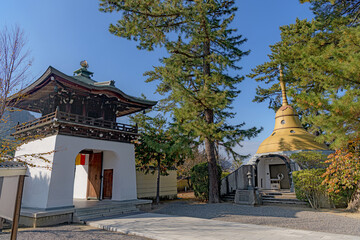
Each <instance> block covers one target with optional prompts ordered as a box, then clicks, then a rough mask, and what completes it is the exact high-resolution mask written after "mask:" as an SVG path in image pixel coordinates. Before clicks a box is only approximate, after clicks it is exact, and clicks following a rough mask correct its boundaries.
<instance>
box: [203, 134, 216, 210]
mask: <svg viewBox="0 0 360 240" xmlns="http://www.w3.org/2000/svg"><path fill="white" fill-rule="evenodd" d="M214 146H215V144H214V142H213V141H210V140H209V139H208V138H206V139H205V152H206V157H207V160H208V169H209V203H218V202H220V194H219V182H218V178H217V176H218V172H217V166H216V158H215V151H214V150H215V147H214Z"/></svg>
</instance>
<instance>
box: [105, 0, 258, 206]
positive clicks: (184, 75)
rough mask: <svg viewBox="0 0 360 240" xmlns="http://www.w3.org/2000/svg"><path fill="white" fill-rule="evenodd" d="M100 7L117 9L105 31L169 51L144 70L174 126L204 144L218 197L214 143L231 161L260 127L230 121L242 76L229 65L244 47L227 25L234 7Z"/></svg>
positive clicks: (147, 0)
mask: <svg viewBox="0 0 360 240" xmlns="http://www.w3.org/2000/svg"><path fill="white" fill-rule="evenodd" d="M100 7H101V8H100V10H101V11H104V12H121V13H122V17H121V19H120V20H118V22H117V23H116V24H111V25H110V28H109V31H110V32H111V33H112V34H114V35H116V36H119V37H123V38H127V39H129V40H134V41H137V42H138V43H139V44H138V48H139V49H145V50H153V49H154V48H155V47H159V46H160V47H161V46H162V47H165V48H166V50H167V52H168V54H169V55H168V56H167V57H164V58H162V59H161V60H160V61H161V65H160V66H157V67H154V70H153V71H150V72H147V73H146V75H147V76H148V79H147V81H148V82H151V81H160V83H159V84H158V88H157V92H158V93H160V94H162V95H164V96H165V99H164V100H163V101H162V106H163V110H164V111H171V112H172V114H173V116H174V118H175V119H176V124H177V125H178V126H177V129H180V130H181V132H183V134H185V135H188V136H190V135H191V136H193V139H195V140H197V141H199V142H203V143H205V152H206V156H207V161H208V163H209V179H210V184H209V188H210V195H209V202H219V201H220V195H219V186H218V181H217V175H218V173H217V167H216V153H215V144H217V145H221V146H223V147H224V149H226V150H227V151H228V153H229V154H232V156H233V157H234V159H235V160H237V159H239V158H241V157H242V156H240V155H239V154H237V153H236V152H234V151H233V150H232V148H233V147H234V146H235V145H236V144H239V143H240V141H242V140H244V138H250V137H254V136H256V135H257V133H259V131H260V130H259V129H256V128H251V129H248V130H243V129H241V128H242V127H243V126H244V123H240V124H238V125H236V126H233V125H231V124H229V122H228V119H229V118H233V117H234V115H235V114H234V113H233V112H230V111H229V110H230V109H231V105H232V102H233V101H234V99H235V98H236V97H237V95H238V94H239V90H238V89H237V88H236V85H237V84H238V83H240V82H241V81H242V80H243V77H241V76H237V75H236V76H232V75H231V74H230V73H229V70H240V69H241V68H240V67H239V66H238V65H237V62H238V61H239V60H240V59H241V58H242V57H243V56H245V55H247V54H248V53H249V52H248V51H242V50H240V48H239V47H240V45H241V44H242V43H244V42H245V41H246V39H244V38H243V37H242V36H241V35H236V34H235V32H236V30H235V29H232V28H231V27H230V26H229V24H230V23H231V22H232V21H233V20H234V16H235V15H234V14H235V12H236V7H234V1H233V0H232V1H231V0H225V1H224V0H222V1H220V0H207V1H188V0H141V1H140V0H126V1H125V0H101V3H100Z"/></svg>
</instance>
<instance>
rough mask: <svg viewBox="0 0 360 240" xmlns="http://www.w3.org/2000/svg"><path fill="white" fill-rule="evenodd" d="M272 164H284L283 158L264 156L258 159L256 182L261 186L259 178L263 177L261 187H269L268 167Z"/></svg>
mask: <svg viewBox="0 0 360 240" xmlns="http://www.w3.org/2000/svg"><path fill="white" fill-rule="evenodd" d="M272 164H285V163H284V161H283V160H281V159H279V158H265V159H262V160H260V161H259V164H258V184H259V188H261V185H260V184H261V179H263V189H271V182H270V167H269V165H272Z"/></svg>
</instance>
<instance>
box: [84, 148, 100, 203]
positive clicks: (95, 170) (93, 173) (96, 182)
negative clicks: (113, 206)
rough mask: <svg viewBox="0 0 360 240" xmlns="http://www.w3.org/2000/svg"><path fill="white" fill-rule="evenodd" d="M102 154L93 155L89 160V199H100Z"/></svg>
mask: <svg viewBox="0 0 360 240" xmlns="http://www.w3.org/2000/svg"><path fill="white" fill-rule="evenodd" d="M101 165H102V153H92V154H91V155H90V158H89V170H88V187H87V198H88V199H99V198H100V187H101Z"/></svg>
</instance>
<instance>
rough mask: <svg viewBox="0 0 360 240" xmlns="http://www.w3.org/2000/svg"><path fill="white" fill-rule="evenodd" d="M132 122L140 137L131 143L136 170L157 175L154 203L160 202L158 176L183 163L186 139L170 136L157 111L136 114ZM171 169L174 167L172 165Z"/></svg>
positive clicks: (187, 152) (162, 118)
mask: <svg viewBox="0 0 360 240" xmlns="http://www.w3.org/2000/svg"><path fill="white" fill-rule="evenodd" d="M132 121H133V122H135V123H136V124H137V125H138V127H139V133H140V137H139V139H138V140H136V141H135V142H134V143H135V160H136V169H137V170H139V171H143V172H144V173H145V174H147V173H152V174H154V173H156V174H157V183H156V203H157V204H158V203H159V201H160V175H168V171H169V170H170V169H171V168H174V167H176V166H178V165H180V164H182V163H183V161H184V160H185V157H186V156H187V154H189V152H191V149H190V147H189V142H188V139H187V138H184V137H181V136H178V137H174V136H173V134H172V130H171V129H170V127H169V126H168V125H167V121H166V119H165V118H164V117H163V116H162V115H161V114H157V115H156V116H155V117H150V116H147V115H145V114H142V113H140V114H137V115H135V116H134V117H132ZM174 170H175V168H174Z"/></svg>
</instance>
